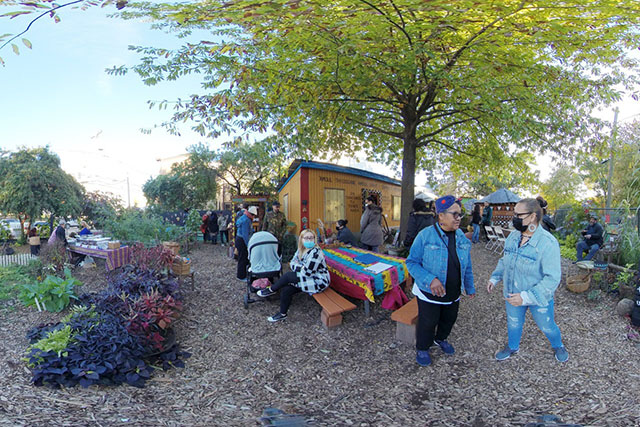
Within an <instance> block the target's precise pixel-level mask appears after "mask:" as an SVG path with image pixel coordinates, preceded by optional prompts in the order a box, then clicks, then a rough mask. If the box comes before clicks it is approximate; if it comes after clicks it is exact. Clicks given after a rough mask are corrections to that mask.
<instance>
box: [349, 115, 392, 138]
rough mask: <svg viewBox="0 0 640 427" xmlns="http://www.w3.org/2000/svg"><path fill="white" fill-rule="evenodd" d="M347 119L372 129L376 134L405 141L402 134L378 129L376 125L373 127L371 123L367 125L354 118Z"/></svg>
mask: <svg viewBox="0 0 640 427" xmlns="http://www.w3.org/2000/svg"><path fill="white" fill-rule="evenodd" d="M346 119H347V120H349V121H350V122H354V123H357V124H359V125H360V126H364V127H366V128H369V129H371V130H373V131H375V132H377V133H381V134H383V135H388V136H392V137H394V138H398V139H403V134H401V133H398V132H391V131H388V130H385V129H382V128H379V127H377V126H375V125H372V124H369V123H366V122H362V121H360V120H356V119H353V118H351V117H346Z"/></svg>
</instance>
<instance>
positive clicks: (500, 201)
mask: <svg viewBox="0 0 640 427" xmlns="http://www.w3.org/2000/svg"><path fill="white" fill-rule="evenodd" d="M520 200H521V197H520V196H518V195H517V194H515V193H513V192H512V191H509V190H507V189H506V188H501V189H499V190H496V191H494V192H493V193H491V194H489V195H488V196H486V197H484V198H482V199H480V200H478V201H476V203H484V202H489V204H490V205H491V207H492V208H493V216H492V218H491V221H492V222H493V225H499V226H500V227H505V228H509V227H510V226H511V218H512V217H513V208H514V207H515V206H516V203H518V202H519V201H520Z"/></svg>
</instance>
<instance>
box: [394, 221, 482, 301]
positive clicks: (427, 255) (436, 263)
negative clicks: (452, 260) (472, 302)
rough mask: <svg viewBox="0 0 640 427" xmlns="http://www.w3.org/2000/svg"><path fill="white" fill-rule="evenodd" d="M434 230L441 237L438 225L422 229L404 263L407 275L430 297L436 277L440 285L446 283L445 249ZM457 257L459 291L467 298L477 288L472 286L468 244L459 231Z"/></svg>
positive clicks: (469, 247) (446, 257)
mask: <svg viewBox="0 0 640 427" xmlns="http://www.w3.org/2000/svg"><path fill="white" fill-rule="evenodd" d="M436 227H438V231H440V234H442V235H444V232H443V231H442V229H441V228H440V226H439V225H438V224H435V225H432V226H429V227H427V228H424V229H423V230H422V231H420V233H418V235H417V236H416V238H415V240H414V241H413V244H412V245H411V250H410V251H409V257H408V258H407V261H406V262H407V269H408V270H409V274H411V277H413V279H414V280H415V283H416V285H417V286H418V288H420V289H421V290H423V291H426V292H428V293H430V294H433V292H431V282H432V281H433V279H435V278H436V277H437V278H438V279H439V280H440V282H442V283H443V284H444V283H447V264H448V262H449V252H448V250H447V246H446V244H445V242H444V240H443V239H442V238H441V237H440V235H438V231H436ZM445 239H446V237H445ZM456 253H457V254H458V259H459V260H460V272H461V275H462V277H461V280H460V283H461V290H462V291H463V292H466V294H467V295H471V294H475V292H476V288H475V287H474V285H473V271H472V269H471V242H470V241H469V239H467V238H466V237H465V235H464V233H463V232H462V230H459V229H458V230H457V231H456Z"/></svg>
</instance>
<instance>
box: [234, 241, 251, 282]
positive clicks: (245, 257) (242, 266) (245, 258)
mask: <svg viewBox="0 0 640 427" xmlns="http://www.w3.org/2000/svg"><path fill="white" fill-rule="evenodd" d="M236 249H237V250H238V270H237V272H236V277H237V278H238V279H240V280H244V279H246V278H247V266H248V265H249V251H248V250H247V244H246V243H245V242H244V239H243V238H242V237H240V236H236Z"/></svg>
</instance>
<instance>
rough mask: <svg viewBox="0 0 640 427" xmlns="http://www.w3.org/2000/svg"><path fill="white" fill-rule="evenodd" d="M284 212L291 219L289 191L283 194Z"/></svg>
mask: <svg viewBox="0 0 640 427" xmlns="http://www.w3.org/2000/svg"><path fill="white" fill-rule="evenodd" d="M282 212H284V216H285V217H286V218H287V219H289V193H287V194H285V195H284V196H282Z"/></svg>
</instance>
